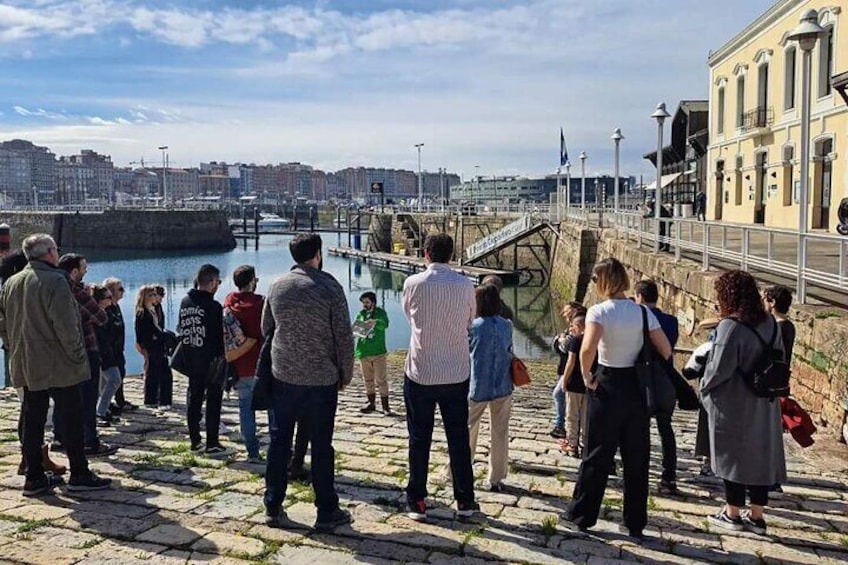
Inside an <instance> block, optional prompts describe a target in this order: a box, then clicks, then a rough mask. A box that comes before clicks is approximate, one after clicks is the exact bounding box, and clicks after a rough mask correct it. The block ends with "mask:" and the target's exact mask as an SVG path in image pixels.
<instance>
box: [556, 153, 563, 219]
mask: <svg viewBox="0 0 848 565" xmlns="http://www.w3.org/2000/svg"><path fill="white" fill-rule="evenodd" d="M556 193H557V197H556V204H557V222H562V167H557V188H556Z"/></svg>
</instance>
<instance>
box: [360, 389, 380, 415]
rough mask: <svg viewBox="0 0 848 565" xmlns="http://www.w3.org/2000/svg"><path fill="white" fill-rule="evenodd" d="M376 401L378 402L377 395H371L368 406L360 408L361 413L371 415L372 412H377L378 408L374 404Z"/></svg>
mask: <svg viewBox="0 0 848 565" xmlns="http://www.w3.org/2000/svg"><path fill="white" fill-rule="evenodd" d="M376 400H377V395H376V394H369V395H368V404H366V405H365V406H363V407H362V408H360V409H359V411H360V412H362V413H363V414H370V413H371V412H374V411H375V410H377V407H376V406H375V405H374V402H375V401H376Z"/></svg>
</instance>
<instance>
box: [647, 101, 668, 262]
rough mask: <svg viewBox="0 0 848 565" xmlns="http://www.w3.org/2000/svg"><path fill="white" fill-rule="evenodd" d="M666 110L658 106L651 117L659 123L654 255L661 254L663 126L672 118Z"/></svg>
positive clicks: (663, 103)
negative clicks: (667, 119)
mask: <svg viewBox="0 0 848 565" xmlns="http://www.w3.org/2000/svg"><path fill="white" fill-rule="evenodd" d="M670 115H671V114H669V113H668V112H667V111H666V109H665V102H660V103H659V104H657V109H656V110H654V113H653V114H651V117H652V118H654V119H655V120H656V121H657V183H656V186H655V187H654V218H656V219H657V225H656V228H655V229H654V253H659V252H660V231H661V230H660V222H661V221H662V220H660V208H662V188H661V186H662V162H663V124H665V119H666V118H668V117H670Z"/></svg>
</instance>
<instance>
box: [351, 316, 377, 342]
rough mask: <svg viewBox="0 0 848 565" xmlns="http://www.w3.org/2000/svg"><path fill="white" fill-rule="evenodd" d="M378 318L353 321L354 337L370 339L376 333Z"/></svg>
mask: <svg viewBox="0 0 848 565" xmlns="http://www.w3.org/2000/svg"><path fill="white" fill-rule="evenodd" d="M376 324H377V320H365V321H361V322H354V323H353V337H357V338H360V339H368V338H369V337H371V336H372V335H373V334H374V326H375V325H376Z"/></svg>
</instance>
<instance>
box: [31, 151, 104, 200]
mask: <svg viewBox="0 0 848 565" xmlns="http://www.w3.org/2000/svg"><path fill="white" fill-rule="evenodd" d="M53 170H54V174H55V179H56V185H55V191H54V193H53V196H52V203H54V204H62V205H74V206H80V205H83V204H87V203H88V202H89V199H96V198H97V197H98V182H97V180H98V179H97V176H96V175H95V172H94V168H93V167H90V166H89V165H87V164H85V163H84V162H83V160H82V157H81V156H80V155H70V156H66V157H60V158H59V160H58V161H57V162H56V164H55V166H54V169H53ZM39 198H40V199H41V200H40V203H41V204H47V199H46V198H45V197H44V196H42V195H39Z"/></svg>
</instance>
